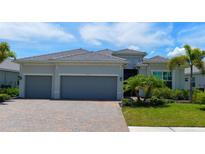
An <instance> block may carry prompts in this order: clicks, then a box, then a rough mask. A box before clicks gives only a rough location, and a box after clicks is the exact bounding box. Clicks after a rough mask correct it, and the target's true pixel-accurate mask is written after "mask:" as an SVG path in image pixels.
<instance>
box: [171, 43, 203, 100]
mask: <svg viewBox="0 0 205 154" xmlns="http://www.w3.org/2000/svg"><path fill="white" fill-rule="evenodd" d="M184 49H185V51H186V52H185V55H181V56H177V57H173V58H172V59H170V60H169V63H168V67H169V69H170V70H173V69H175V68H179V67H189V68H190V80H189V82H190V88H189V99H190V102H192V94H193V89H192V83H193V67H194V66H195V67H196V68H198V69H199V70H200V71H201V72H202V73H203V74H204V73H205V67H204V62H203V58H204V57H205V51H202V50H200V49H199V48H191V46H189V45H184Z"/></svg>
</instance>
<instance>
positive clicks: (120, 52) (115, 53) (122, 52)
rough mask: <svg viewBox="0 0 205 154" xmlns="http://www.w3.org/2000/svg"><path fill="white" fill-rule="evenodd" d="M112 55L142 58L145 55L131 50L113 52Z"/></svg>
mask: <svg viewBox="0 0 205 154" xmlns="http://www.w3.org/2000/svg"><path fill="white" fill-rule="evenodd" d="M112 54H113V55H142V56H146V55H147V53H146V52H142V51H137V50H133V49H122V50H119V51H115V52H113V53H112Z"/></svg>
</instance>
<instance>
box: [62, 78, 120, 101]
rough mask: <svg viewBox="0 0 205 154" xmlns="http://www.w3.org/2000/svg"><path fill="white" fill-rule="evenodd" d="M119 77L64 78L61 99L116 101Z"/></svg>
mask: <svg viewBox="0 0 205 154" xmlns="http://www.w3.org/2000/svg"><path fill="white" fill-rule="evenodd" d="M116 96H117V77H101V76H62V77H61V98H62V99H84V100H86V99H87V100H98V99H99V100H116Z"/></svg>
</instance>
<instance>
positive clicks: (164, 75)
mask: <svg viewBox="0 0 205 154" xmlns="http://www.w3.org/2000/svg"><path fill="white" fill-rule="evenodd" d="M152 75H153V76H155V77H157V78H159V79H162V80H164V81H165V83H166V85H167V86H168V87H169V88H172V72H168V71H154V72H152Z"/></svg>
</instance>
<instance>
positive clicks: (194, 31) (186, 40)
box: [177, 24, 205, 48]
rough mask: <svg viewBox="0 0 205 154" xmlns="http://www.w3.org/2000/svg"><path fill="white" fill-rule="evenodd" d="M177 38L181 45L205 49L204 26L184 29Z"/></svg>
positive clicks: (199, 25)
mask: <svg viewBox="0 0 205 154" xmlns="http://www.w3.org/2000/svg"><path fill="white" fill-rule="evenodd" d="M177 37H178V40H179V42H181V43H182V44H189V45H191V46H193V47H200V48H201V47H202V48H203V47H205V44H204V42H205V24H198V25H196V26H194V25H192V26H189V27H187V28H184V29H183V30H181V31H180V32H179V33H178V36H177Z"/></svg>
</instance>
